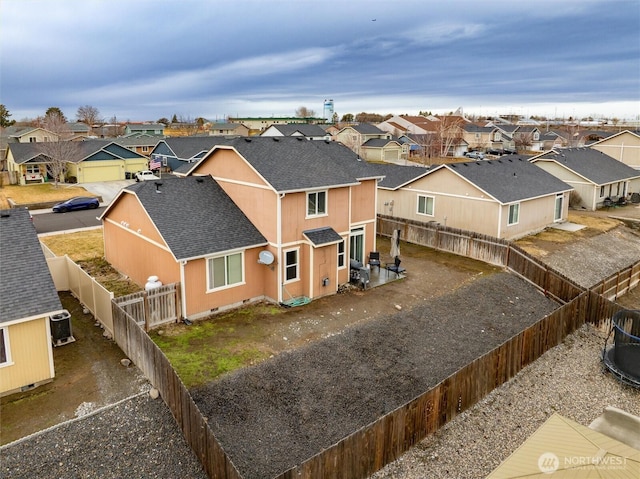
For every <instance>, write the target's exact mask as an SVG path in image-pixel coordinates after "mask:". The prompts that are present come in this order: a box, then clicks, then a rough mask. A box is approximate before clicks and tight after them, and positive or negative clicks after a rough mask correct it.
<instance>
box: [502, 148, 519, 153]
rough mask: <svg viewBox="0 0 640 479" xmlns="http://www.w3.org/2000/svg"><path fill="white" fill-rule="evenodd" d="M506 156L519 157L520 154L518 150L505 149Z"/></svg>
mask: <svg viewBox="0 0 640 479" xmlns="http://www.w3.org/2000/svg"><path fill="white" fill-rule="evenodd" d="M504 154H505V155H517V154H518V152H517V151H516V150H507V149H506V148H505V150H504Z"/></svg>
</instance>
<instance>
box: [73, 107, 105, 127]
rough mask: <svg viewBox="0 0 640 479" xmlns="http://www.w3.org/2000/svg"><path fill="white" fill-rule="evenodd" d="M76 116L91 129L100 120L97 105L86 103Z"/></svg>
mask: <svg viewBox="0 0 640 479" xmlns="http://www.w3.org/2000/svg"><path fill="white" fill-rule="evenodd" d="M76 118H77V119H78V121H81V122H82V123H85V124H86V125H87V126H88V127H89V129H91V128H93V125H95V124H96V123H97V122H98V121H99V120H100V112H99V111H98V109H97V108H96V107H95V106H90V105H84V106H81V107H80V108H78V112H77V113H76Z"/></svg>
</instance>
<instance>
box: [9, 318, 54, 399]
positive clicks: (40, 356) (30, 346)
mask: <svg viewBox="0 0 640 479" xmlns="http://www.w3.org/2000/svg"><path fill="white" fill-rule="evenodd" d="M7 330H8V335H9V341H10V351H11V361H12V364H11V365H8V366H4V367H1V368H0V395H6V394H10V393H12V392H16V391H19V390H20V389H21V388H23V387H26V386H30V385H32V384H33V385H38V384H42V383H44V382H48V381H50V380H52V379H53V377H54V371H53V356H52V346H51V333H50V329H49V319H48V318H46V317H44V318H40V319H35V320H32V321H25V322H22V323H17V324H13V325H11V326H9V327H8V328H7Z"/></svg>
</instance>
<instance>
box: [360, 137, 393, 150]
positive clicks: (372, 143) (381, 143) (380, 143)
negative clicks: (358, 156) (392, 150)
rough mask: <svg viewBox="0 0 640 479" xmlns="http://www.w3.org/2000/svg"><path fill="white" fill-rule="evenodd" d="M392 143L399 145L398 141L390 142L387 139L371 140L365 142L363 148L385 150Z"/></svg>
mask: <svg viewBox="0 0 640 479" xmlns="http://www.w3.org/2000/svg"><path fill="white" fill-rule="evenodd" d="M392 141H393V142H396V143H398V140H389V139H387V138H371V139H369V140H367V141H365V142H364V143H363V144H362V146H366V147H369V148H383V147H385V146H387V145H388V144H389V143H391V142H392Z"/></svg>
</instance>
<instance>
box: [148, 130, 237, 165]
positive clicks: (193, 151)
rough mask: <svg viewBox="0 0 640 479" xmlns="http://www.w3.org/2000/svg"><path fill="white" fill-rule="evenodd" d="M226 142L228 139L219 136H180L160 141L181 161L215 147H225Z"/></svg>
mask: <svg viewBox="0 0 640 479" xmlns="http://www.w3.org/2000/svg"><path fill="white" fill-rule="evenodd" d="M228 141H229V140H228V139H226V138H224V137H220V136H182V137H177V138H165V139H164V140H162V142H163V143H165V144H166V145H167V147H168V148H169V149H170V150H171V151H172V152H173V154H174V155H175V157H176V158H180V159H182V160H188V159H190V158H194V157H196V156H197V155H198V154H199V153H202V152H203V151H209V150H210V149H211V148H213V147H214V146H216V145H226V144H227V143H228ZM159 143H160V142H159Z"/></svg>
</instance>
